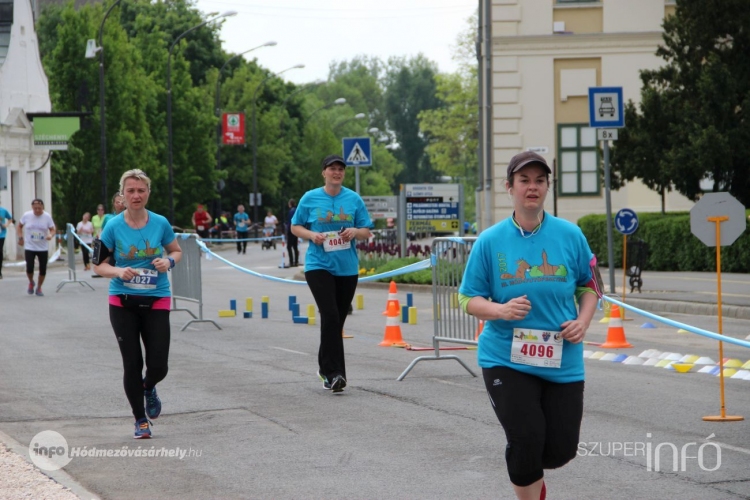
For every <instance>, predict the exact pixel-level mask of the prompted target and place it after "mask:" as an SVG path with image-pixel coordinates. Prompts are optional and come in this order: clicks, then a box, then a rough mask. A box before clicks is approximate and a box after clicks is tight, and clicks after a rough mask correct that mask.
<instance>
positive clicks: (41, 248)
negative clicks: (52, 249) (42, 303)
mask: <svg viewBox="0 0 750 500" xmlns="http://www.w3.org/2000/svg"><path fill="white" fill-rule="evenodd" d="M55 231H56V229H55V221H53V220H52V216H51V215H50V214H49V213H47V212H45V211H44V202H43V201H42V200H40V199H39V198H35V199H34V200H33V201H32V202H31V210H29V211H28V212H26V213H25V214H23V215H22V216H21V219H20V220H19V221H18V235H19V236H18V244H19V245H23V248H24V256H25V257H26V277H27V278H29V286H28V288H27V289H26V293H28V294H29V295H34V293H36V295H37V297H42V296H44V293H42V285H43V284H44V278H45V277H46V276H47V259H49V242H50V240H52V238H54V237H55ZM34 259H38V260H39V277H38V278H37V281H38V283H34ZM35 285H36V292H34V286H35Z"/></svg>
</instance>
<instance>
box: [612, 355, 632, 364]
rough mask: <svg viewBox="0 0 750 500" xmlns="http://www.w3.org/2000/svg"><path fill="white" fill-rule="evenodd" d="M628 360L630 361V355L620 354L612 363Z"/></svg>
mask: <svg viewBox="0 0 750 500" xmlns="http://www.w3.org/2000/svg"><path fill="white" fill-rule="evenodd" d="M626 359H628V355H627V354H618V355H617V356H615V359H613V360H612V362H613V363H622V362H623V361H625V360H626Z"/></svg>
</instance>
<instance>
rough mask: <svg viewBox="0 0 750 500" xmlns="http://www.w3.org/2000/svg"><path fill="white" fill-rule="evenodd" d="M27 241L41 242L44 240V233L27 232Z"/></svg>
mask: <svg viewBox="0 0 750 500" xmlns="http://www.w3.org/2000/svg"><path fill="white" fill-rule="evenodd" d="M29 239H30V240H31V241H42V240H44V233H43V232H41V231H29Z"/></svg>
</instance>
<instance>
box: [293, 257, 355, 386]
mask: <svg viewBox="0 0 750 500" xmlns="http://www.w3.org/2000/svg"><path fill="white" fill-rule="evenodd" d="M305 279H306V280H307V285H308V286H309V287H310V291H311V292H312V294H313V298H315V303H316V304H317V306H318V310H319V311H320V348H319V349H318V366H319V367H320V373H321V374H322V375H324V376H325V377H327V378H328V380H333V377H335V376H336V375H341V376H342V377H344V378H346V364H345V363H344V338H343V337H342V335H341V332H342V331H343V330H344V322H346V316H347V314H348V313H349V305H350V304H351V303H352V299H353V298H354V292H355V291H356V290H357V280H358V279H359V277H358V276H357V275H356V274H355V275H354V276H334V275H333V274H331V273H329V272H328V271H323V270H315V271H307V272H306V273H305Z"/></svg>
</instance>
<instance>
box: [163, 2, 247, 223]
mask: <svg viewBox="0 0 750 500" xmlns="http://www.w3.org/2000/svg"><path fill="white" fill-rule="evenodd" d="M236 15H237V11H234V10H228V11H226V12H224V13H223V14H219V15H218V16H216V17H212V18H211V19H208V20H207V21H203V22H202V23H200V24H197V25H195V26H193V27H192V28H190V29H189V30H187V31H184V32H183V33H182V34H180V36H178V37H177V39H175V41H174V42H172V45H170V46H169V54H168V55H167V169H168V170H169V222H170V223H171V224H174V170H173V168H172V50H173V49H174V48H175V46H176V45H177V44H178V43H179V41H180V40H182V38H183V37H184V36H185V35H187V34H188V33H190V32H192V31H194V30H197V29H198V28H202V27H203V26H205V25H207V24H208V23H212V22H214V21H216V20H217V19H221V18H223V17H230V16H236Z"/></svg>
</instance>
